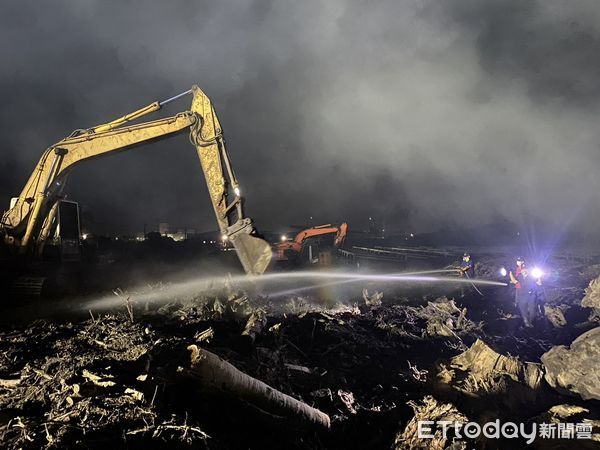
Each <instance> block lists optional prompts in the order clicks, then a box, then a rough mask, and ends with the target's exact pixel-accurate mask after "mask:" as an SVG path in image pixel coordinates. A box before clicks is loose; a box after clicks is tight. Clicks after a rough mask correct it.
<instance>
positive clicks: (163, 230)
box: [158, 222, 169, 236]
mask: <svg viewBox="0 0 600 450" xmlns="http://www.w3.org/2000/svg"><path fill="white" fill-rule="evenodd" d="M158 232H159V233H160V234H161V236H166V235H167V234H169V223H168V222H161V223H159V224H158Z"/></svg>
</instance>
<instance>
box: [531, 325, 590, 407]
mask: <svg viewBox="0 0 600 450" xmlns="http://www.w3.org/2000/svg"><path fill="white" fill-rule="evenodd" d="M541 360H542V363H543V364H544V367H545V370H546V374H545V379H546V381H547V382H548V384H549V385H550V386H552V387H554V388H556V389H557V390H559V391H560V392H565V393H570V394H572V395H579V396H580V397H581V398H582V399H584V400H589V399H595V400H600V370H598V367H599V366H598V361H599V360H600V327H596V328H593V329H591V330H589V331H587V332H586V333H584V334H582V335H581V336H579V337H578V338H577V339H575V340H574V341H573V343H571V345H570V347H568V348H567V347H566V346H564V345H561V346H557V347H554V348H552V349H551V350H550V351H548V352H546V353H544V355H542V357H541Z"/></svg>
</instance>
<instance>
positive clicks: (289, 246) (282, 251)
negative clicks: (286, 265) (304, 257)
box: [275, 223, 348, 260]
mask: <svg viewBox="0 0 600 450" xmlns="http://www.w3.org/2000/svg"><path fill="white" fill-rule="evenodd" d="M347 231H348V225H347V224H346V223H342V224H341V225H340V226H339V227H337V226H335V225H331V224H327V225H319V226H316V227H311V228H307V229H305V230H302V231H300V232H299V233H298V234H297V235H296V237H295V238H294V240H293V241H291V242H280V243H278V244H276V245H275V251H276V254H277V259H278V260H285V259H287V257H286V252H287V251H290V250H292V251H294V252H296V253H300V252H301V251H302V247H303V245H304V243H305V242H306V240H307V239H310V238H313V237H317V236H324V235H327V234H335V240H334V244H333V245H334V247H336V248H339V247H341V246H342V245H343V244H344V240H345V239H346V234H347Z"/></svg>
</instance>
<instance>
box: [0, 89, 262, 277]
mask: <svg viewBox="0 0 600 450" xmlns="http://www.w3.org/2000/svg"><path fill="white" fill-rule="evenodd" d="M188 93H191V94H192V96H193V99H192V105H191V108H190V110H189V111H184V112H181V113H179V114H177V115H175V116H172V117H168V118H164V119H159V120H155V121H152V122H145V123H140V124H136V125H131V126H126V127H125V126H123V125H125V124H126V123H128V122H131V121H132V120H135V119H138V118H140V117H142V116H144V115H146V114H149V113H151V112H154V111H157V110H159V109H160V108H161V107H162V106H164V105H165V104H167V103H169V102H171V101H173V100H176V99H178V98H179V97H181V96H183V95H185V94H188ZM186 130H188V131H189V136H190V141H191V142H192V144H193V145H194V146H195V147H196V150H197V153H198V157H199V159H200V163H201V166H202V170H203V173H204V177H205V179H206V183H207V186H208V191H209V195H210V199H211V202H212V205H213V209H214V212H215V215H216V218H217V223H218V225H219V230H220V232H221V233H222V235H223V236H226V237H227V238H228V239H229V240H230V241H231V242H232V244H233V246H234V247H235V249H236V252H237V254H238V257H239V259H240V262H241V263H242V266H243V267H244V270H245V271H246V273H248V274H261V273H263V272H264V271H265V270H266V268H267V266H268V265H269V263H270V260H271V257H272V251H271V248H270V246H269V244H268V243H267V242H266V241H264V240H263V239H261V238H259V237H258V235H257V232H256V229H255V228H254V226H253V224H252V219H250V218H247V217H245V215H244V211H243V197H242V196H241V192H240V188H239V184H238V181H237V179H236V177H235V174H234V172H233V168H232V166H231V162H230V160H229V155H228V153H227V150H226V147H225V140H224V138H223V131H222V128H221V125H220V123H219V120H218V118H217V115H216V113H215V111H214V108H213V106H212V103H211V101H210V100H209V98H208V97H207V96H206V95H205V94H204V92H202V90H201V89H200V88H198V87H197V86H193V87H192V89H191V90H190V91H187V92H185V93H183V94H180V95H178V96H176V97H173V98H171V99H168V100H166V101H164V102H154V103H151V104H150V105H148V106H146V107H144V108H141V109H139V110H138V111H135V112H133V113H130V114H127V115H125V116H123V117H120V118H118V119H116V120H114V121H112V122H109V123H106V124H103V125H99V126H97V127H94V128H90V129H87V130H77V131H75V132H74V133H73V134H71V136H69V137H67V138H65V139H63V140H61V141H60V142H58V143H56V144H55V145H53V146H51V147H50V148H48V149H47V150H46V151H45V152H44V154H43V155H42V157H41V158H40V161H39V163H38V165H37V166H36V169H35V170H34V172H33V173H32V174H31V176H30V177H29V180H28V181H27V183H26V184H25V187H24V188H23V190H22V192H21V194H20V195H19V197H18V198H17V199H16V202H15V203H14V205H13V207H12V208H11V209H10V210H8V211H7V212H5V214H4V215H3V217H2V223H1V225H0V228H1V229H2V231H3V233H4V235H5V240H6V241H7V242H8V243H9V244H12V245H13V246H16V247H18V248H19V251H20V253H27V252H29V251H30V250H31V249H32V248H35V247H36V246H40V245H43V241H44V240H45V239H46V237H47V234H48V230H49V228H50V223H51V221H52V219H53V217H54V214H55V210H56V207H55V205H56V202H57V201H58V200H59V199H60V198H61V196H62V191H63V189H64V186H65V183H66V180H67V176H68V174H69V172H70V170H71V169H72V168H73V167H74V166H75V165H77V164H78V163H80V162H82V161H84V160H88V159H92V158H96V157H100V156H103V155H107V154H111V153H113V152H116V151H123V150H128V149H131V148H134V147H136V146H138V145H141V144H144V143H148V142H150V141H155V140H158V139H162V138H166V137H169V136H172V135H175V134H178V133H181V132H183V131H186ZM230 196H231V197H233V200H232V201H231V202H229V197H230Z"/></svg>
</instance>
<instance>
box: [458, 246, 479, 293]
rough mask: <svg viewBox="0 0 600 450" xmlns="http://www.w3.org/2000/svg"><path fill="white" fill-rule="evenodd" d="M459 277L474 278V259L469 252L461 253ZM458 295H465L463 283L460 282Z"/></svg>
mask: <svg viewBox="0 0 600 450" xmlns="http://www.w3.org/2000/svg"><path fill="white" fill-rule="evenodd" d="M458 271H459V274H460V277H461V278H467V279H469V278H475V261H473V258H471V255H470V254H469V253H466V252H465V254H464V255H463V258H462V261H461V262H460V267H459V269H458ZM460 296H461V297H464V296H465V284H464V283H461V284H460Z"/></svg>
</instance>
